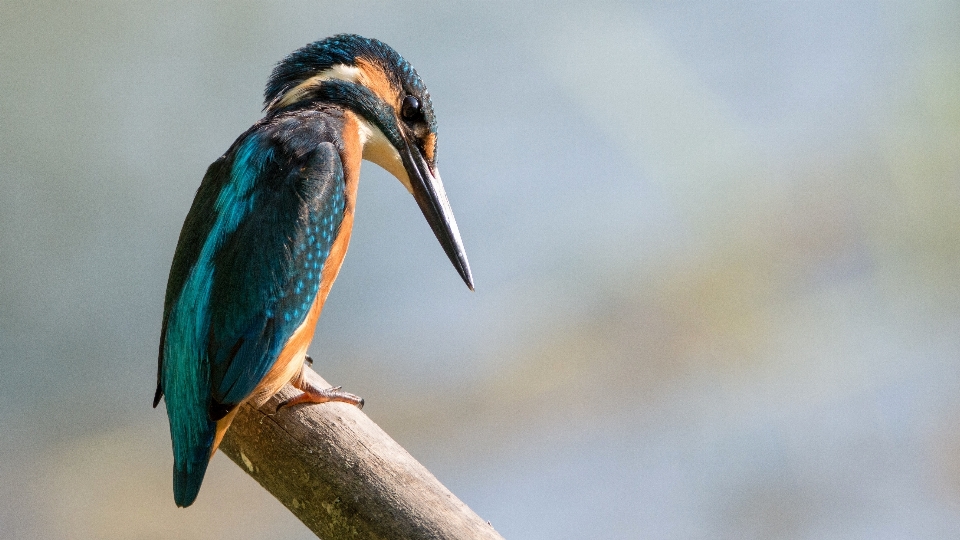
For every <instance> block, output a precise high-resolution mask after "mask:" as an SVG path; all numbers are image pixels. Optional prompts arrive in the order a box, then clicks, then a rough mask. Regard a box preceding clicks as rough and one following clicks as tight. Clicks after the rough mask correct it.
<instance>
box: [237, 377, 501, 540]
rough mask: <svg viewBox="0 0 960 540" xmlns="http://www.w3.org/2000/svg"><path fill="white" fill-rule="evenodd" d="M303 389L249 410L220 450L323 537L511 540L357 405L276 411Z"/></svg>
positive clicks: (315, 380) (319, 383)
mask: <svg viewBox="0 0 960 540" xmlns="http://www.w3.org/2000/svg"><path fill="white" fill-rule="evenodd" d="M304 371H305V376H306V377H308V378H309V379H310V380H311V382H313V383H314V384H316V385H317V386H318V387H320V388H326V387H327V386H329V385H328V384H327V383H326V381H324V380H323V379H322V378H320V376H319V375H317V374H316V373H315V372H314V371H313V370H311V369H309V368H307V367H304ZM296 392H297V390H295V389H293V388H292V387H291V386H290V385H287V386H285V387H284V388H283V389H282V390H281V391H280V392H279V393H278V394H277V395H276V396H274V397H273V398H271V399H270V401H268V402H267V403H266V404H265V405H264V406H263V407H261V408H260V409H256V408H254V407H252V406H251V405H244V406H243V407H242V408H241V410H240V412H239V413H238V414H237V417H236V419H234V421H233V425H232V426H231V428H230V430H229V431H227V435H226V437H224V440H223V443H222V444H221V446H220V449H221V450H223V452H224V453H225V454H226V455H227V456H229V457H230V459H232V460H233V462H234V463H236V464H237V465H239V466H240V467H241V468H242V469H243V470H245V471H246V472H247V473H249V474H250V476H252V477H253V478H254V479H255V480H256V481H257V482H259V483H260V485H262V486H263V487H264V488H266V489H267V491H269V492H270V493H271V494H273V496H274V497H276V498H277V499H278V500H279V501H280V502H281V503H283V505H284V506H286V507H287V508H288V509H289V510H290V511H291V512H293V514H294V515H295V516H297V518H299V519H300V521H302V522H303V523H304V524H305V525H306V526H307V527H309V528H310V530H311V531H313V532H314V533H315V534H316V535H317V536H318V537H320V538H323V539H324V540H338V539H340V538H353V539H367V538H370V539H374V538H376V539H384V540H386V539H395V538H398V539H399V538H410V539H428V538H429V539H458V540H466V539H489V540H495V539H499V540H503V537H501V536H500V535H499V534H498V533H497V532H496V531H495V530H494V529H493V527H492V526H491V525H490V524H489V523H487V522H485V521H483V520H482V519H480V518H479V517H478V516H477V515H476V514H475V513H473V511H472V510H470V508H468V507H467V505H465V504H463V503H462V502H461V501H460V500H459V499H457V498H456V497H455V496H454V495H453V494H452V493H450V491H449V490H447V488H445V487H444V486H443V485H442V484H441V483H440V482H439V481H438V480H437V479H436V478H435V477H434V476H433V475H432V474H430V471H428V470H427V469H425V468H424V467H423V465H420V463H418V462H417V460H415V459H413V457H412V456H411V455H410V454H409V453H407V451H406V450H404V449H403V447H401V446H400V445H399V444H397V443H396V441H394V440H393V439H391V438H390V436H389V435H387V434H386V433H385V432H384V431H383V430H382V429H380V427H379V426H377V425H376V424H375V423H374V422H373V420H370V418H368V417H367V415H365V414H363V412H361V411H360V410H359V409H357V408H356V407H352V406H350V405H346V404H343V403H324V404H321V405H310V406H295V407H291V408H289V409H284V410H283V411H281V412H279V413H277V414H274V410H275V409H276V406H277V403H279V402H280V400H283V399H287V398H289V397H290V396H292V395H293V394H295V393H296Z"/></svg>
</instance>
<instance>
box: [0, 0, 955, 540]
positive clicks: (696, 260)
mask: <svg viewBox="0 0 960 540" xmlns="http://www.w3.org/2000/svg"><path fill="white" fill-rule="evenodd" d="M584 4H590V6H591V7H585V6H584ZM337 32H357V33H361V34H364V35H368V36H372V37H377V38H380V39H382V40H384V41H386V42H387V43H389V44H391V45H392V46H393V47H395V48H396V49H397V50H398V51H400V52H401V53H402V54H403V55H404V56H405V57H406V58H407V59H409V60H410V61H411V62H412V63H413V64H414V65H415V66H416V67H417V69H418V71H419V72H420V74H421V76H422V77H423V79H424V81H425V82H426V83H427V85H428V87H429V88H430V90H431V93H432V95H433V101H434V105H435V108H436V111H437V114H438V117H439V121H440V142H439V159H440V170H441V172H442V175H443V178H444V180H445V182H446V186H447V190H448V193H449V195H450V198H451V202H452V204H453V208H454V210H455V211H456V216H457V219H458V222H459V224H460V228H461V231H462V232H463V237H464V241H465V243H466V247H467V252H468V254H469V256H470V261H471V263H472V267H473V271H474V275H475V277H476V283H477V291H476V292H475V293H470V292H469V291H468V290H467V289H466V288H465V287H464V286H463V284H462V283H461V282H460V279H459V277H458V276H457V274H456V272H455V271H454V269H453V268H452V267H451V266H450V264H449V263H448V262H447V261H446V258H445V257H444V255H443V252H442V250H441V248H440V246H439V245H438V244H437V242H436V240H435V239H434V238H433V237H432V235H431V233H430V230H429V227H428V226H427V224H426V223H425V221H424V220H423V218H422V216H421V215H420V213H419V210H418V209H417V207H416V204H415V203H414V201H413V200H412V198H411V197H409V196H408V195H407V194H406V192H405V191H404V190H403V188H402V187H401V186H400V184H399V183H398V182H397V181H396V180H394V179H392V178H391V177H389V176H388V175H387V174H386V173H384V172H383V171H381V170H379V169H377V168H376V167H375V166H373V165H370V164H367V165H365V167H364V171H363V180H362V182H361V188H360V195H359V202H358V210H357V227H356V231H355V234H354V239H353V244H352V246H351V250H350V254H349V256H348V257H347V261H346V263H345V265H344V267H343V271H342V272H341V277H340V280H339V282H338V283H337V286H336V287H335V288H334V291H333V293H332V295H331V297H330V300H329V302H328V304H327V307H326V310H325V312H324V316H323V318H322V320H321V323H320V326H319V329H318V335H317V339H316V341H315V342H314V346H313V347H312V349H311V352H312V354H313V355H314V357H315V358H317V369H318V370H319V371H320V373H321V374H323V375H324V376H325V377H326V378H327V379H328V380H330V381H331V382H334V383H336V384H342V385H343V386H344V387H345V388H346V389H348V390H350V391H353V392H356V393H358V394H361V395H363V396H364V397H365V398H366V400H367V404H368V405H367V407H366V408H365V409H364V410H365V412H367V413H368V414H369V415H370V416H371V417H372V418H374V419H375V420H376V421H377V422H379V423H380V424H381V425H382V426H383V427H384V428H385V429H386V430H387V431H388V432H389V433H391V434H392V435H393V436H394V437H395V438H396V439H397V440H398V441H399V442H400V443H401V444H403V445H404V446H405V447H407V448H408V449H409V450H410V451H411V452H412V453H413V454H414V456H416V457H417V458H419V459H420V460H421V461H422V462H423V463H424V464H425V465H426V466H427V467H428V468H430V469H431V470H432V471H433V472H434V473H435V474H436V475H437V476H438V477H439V478H440V480H441V481H443V482H444V483H445V484H446V485H447V486H448V487H449V488H450V489H451V490H452V491H453V492H454V493H456V494H457V495H458V496H459V497H460V498H462V499H463V500H464V501H465V502H466V503H467V504H469V505H470V506H471V507H472V508H473V509H474V510H476V511H477V512H478V513H479V514H480V515H481V516H482V517H483V518H484V519H488V520H490V521H491V522H492V523H493V525H494V526H495V527H496V528H497V529H498V530H499V531H500V532H501V533H502V534H503V535H504V536H505V537H506V538H508V539H521V538H523V539H551V540H552V539H567V538H570V539H574V538H576V539H581V538H598V539H601V538H602V539H607V538H627V539H633V538H644V539H647V538H650V539H674V538H676V539H698V538H702V539H715V538H731V539H744V538H746V539H751V538H756V539H770V538H784V539H818V540H819V539H830V538H863V539H883V538H955V537H956V536H957V531H958V530H960V333H958V330H960V273H958V271H960V267H958V260H960V69H958V66H960V6H958V4H957V3H955V2H949V1H941V2H937V1H928V2H862V3H856V2H785V3H776V2H768V3H753V2H695V3H659V2H657V3H617V2H605V1H597V2H589V3H581V2H570V3H566V4H533V3H523V4H521V3H512V2H435V3H431V2H427V3H424V2H399V3H397V2H385V3H382V4H381V3H376V2H339V3H317V2H273V3H264V4H260V3H253V2H242V3H229V4H228V3H196V2H186V1H180V2H169V3H167V2H150V3H147V2H144V3H132V2H89V3H61V2H39V1H31V2H17V1H7V2H3V3H0V457H2V459H0V538H3V539H14V538H15V539H21V538H23V539H27V538H30V539H32V538H43V539H48V538H53V539H55V538H76V539H110V538H118V539H120V538H123V539H128V538H144V539H152V538H157V539H167V538H231V539H242V538H251V539H253V538H309V537H310V534H309V531H308V530H307V529H306V528H305V527H303V526H302V525H301V524H300V523H299V522H298V521H296V520H295V519H294V518H293V517H292V516H291V515H290V514H289V513H288V512H287V511H286V510H285V509H284V508H282V507H281V506H280V505H279V504H278V503H277V502H276V501H274V500H273V499H271V498H270V496H269V495H267V494H266V493H265V492H263V491H262V490H261V489H260V488H259V486H257V485H256V484H255V483H254V482H253V481H252V480H251V479H250V478H249V477H247V476H246V475H245V474H243V472H242V471H241V470H240V469H239V468H237V467H235V466H234V465H233V464H232V463H231V462H229V460H227V459H226V458H225V457H223V456H222V455H221V456H218V457H216V458H215V459H214V461H213V465H212V467H211V470H210V472H209V473H208V477H207V480H206V482H205V484H204V488H203V490H202V491H201V493H200V498H199V500H198V501H197V503H196V504H195V505H194V506H193V507H191V508H190V509H187V510H178V509H176V508H175V507H174V504H173V499H172V495H171V487H170V482H171V480H170V468H171V455H170V446H169V438H168V435H167V432H166V429H167V427H166V418H165V415H164V413H163V412H162V410H153V409H150V407H149V404H150V399H151V398H152V396H153V385H154V379H153V378H154V374H155V369H156V367H155V358H156V346H157V339H158V332H159V319H160V314H161V306H162V295H163V290H164V286H165V282H166V275H167V270H168V268H169V266H168V265H169V261H170V258H171V256H172V253H173V249H174V246H175V243H176V238H177V234H178V232H179V228H180V224H181V223H182V220H183V217H184V215H185V214H186V211H187V208H188V205H189V203H190V200H191V199H192V197H193V193H194V191H195V189H196V187H197V185H198V183H199V181H200V178H201V177H202V175H203V172H204V170H205V168H206V166H207V165H208V164H209V163H210V162H211V161H213V160H214V159H216V158H217V157H218V156H219V155H220V154H221V153H222V152H223V151H224V150H226V148H227V147H228V146H229V145H230V143H231V142H232V141H233V139H234V138H235V137H236V136H237V135H238V134H240V133H241V132H242V131H243V130H244V129H246V128H247V127H248V126H249V125H250V124H251V123H252V122H254V121H255V120H256V119H257V118H258V117H259V115H260V102H261V91H262V88H263V84H264V82H265V81H266V77H267V75H268V74H269V72H270V70H271V68H272V66H273V65H274V63H275V62H277V61H278V60H280V59H281V58H282V57H283V56H284V55H286V54H287V53H289V52H290V51H292V50H293V49H295V48H297V47H299V46H301V45H303V44H305V43H307V42H310V41H313V40H316V39H319V38H322V37H325V36H327V35H330V34H333V33H337Z"/></svg>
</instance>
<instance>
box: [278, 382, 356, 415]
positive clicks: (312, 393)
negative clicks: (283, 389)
mask: <svg viewBox="0 0 960 540" xmlns="http://www.w3.org/2000/svg"><path fill="white" fill-rule="evenodd" d="M297 388H299V389H300V390H301V391H302V392H303V393H301V394H300V395H298V396H294V397H292V398H290V399H287V400H285V401H283V402H282V403H280V405H277V411H278V412H279V411H280V409H284V408H286V407H292V406H294V405H299V404H301V403H326V402H328V401H341V402H343V403H349V404H350V405H355V406H356V407H357V408H358V409H362V408H363V398H361V397H360V396H355V395H353V394H351V393H349V392H344V391H342V390H340V388H341V387H339V386H335V387H333V388H317V387H316V386H314V385H312V384H310V383H308V382H307V381H301V383H300V385H299V386H298V387H297Z"/></svg>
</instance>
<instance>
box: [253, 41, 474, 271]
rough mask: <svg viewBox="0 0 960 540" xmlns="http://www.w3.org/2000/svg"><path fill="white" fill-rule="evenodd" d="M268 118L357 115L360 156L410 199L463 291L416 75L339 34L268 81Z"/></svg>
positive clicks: (431, 124)
mask: <svg viewBox="0 0 960 540" xmlns="http://www.w3.org/2000/svg"><path fill="white" fill-rule="evenodd" d="M264 94H265V101H264V103H265V107H264V108H265V109H266V110H267V114H272V113H274V112H276V111H280V110H283V109H287V108H289V107H295V106H297V105H300V104H304V103H316V102H323V103H329V104H333V105H338V106H341V107H344V108H347V109H349V110H351V111H352V112H354V113H356V114H357V116H358V118H359V124H360V126H359V129H360V142H361V144H362V145H363V158H364V159H366V160H368V161H372V162H373V163H376V164H377V165H380V166H381V167H383V168H384V169H386V170H387V171H388V172H390V173H391V174H393V175H394V176H395V177H397V179H398V180H400V182H401V183H402V184H403V185H404V186H405V187H406V188H407V190H408V191H409V192H410V193H411V194H412V195H413V197H414V198H415V199H416V201H417V204H418V205H419V206H420V210H421V211H422V212H423V215H424V217H425V218H426V219H427V222H428V223H430V227H431V228H432V229H433V233H434V234H435V235H436V237H437V240H439V241H440V244H441V245H442V246H443V249H444V251H445V252H446V253H447V256H448V257H449V258H450V261H451V262H452V263H453V265H454V266H455V267H456V269H457V271H458V272H459V273H460V277H462V278H463V280H464V282H466V284H467V286H468V287H470V289H471V290H472V289H473V277H472V276H471V274H470V265H469V263H468V262H467V255H466V252H465V251H464V248H463V242H462V240H461V239H460V231H459V230H458V229H457V222H456V220H455V219H454V217H453V211H452V210H451V209H450V203H449V201H448V200H447V195H446V192H445V191H444V189H443V184H442V183H441V181H440V174H439V172H438V171H437V119H436V116H434V113H433V104H432V103H431V102H430V93H429V92H427V88H426V86H424V84H423V81H421V80H420V76H419V75H417V72H416V70H414V69H413V66H411V65H410V64H409V63H408V62H407V61H406V60H404V59H403V57H401V56H400V55H399V54H397V52H396V51H394V50H393V49H392V48H391V47H390V46H389V45H387V44H386V43H383V42H381V41H378V40H375V39H368V38H364V37H361V36H357V35H352V34H340V35H336V36H333V37H330V38H327V39H324V40H321V41H317V42H315V43H311V44H309V45H307V46H305V47H302V48H300V49H298V50H296V51H294V52H293V53H292V54H290V56H288V57H287V58H285V59H284V60H283V61H281V62H280V63H279V64H277V66H276V68H274V70H273V73H272V74H271V76H270V80H269V81H268V82H267V88H266V91H265V93H264Z"/></svg>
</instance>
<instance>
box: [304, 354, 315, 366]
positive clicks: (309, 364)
mask: <svg viewBox="0 0 960 540" xmlns="http://www.w3.org/2000/svg"><path fill="white" fill-rule="evenodd" d="M303 361H304V362H306V363H307V365H308V366H311V367H312V366H313V358H310V355H309V354H305V355H303Z"/></svg>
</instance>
